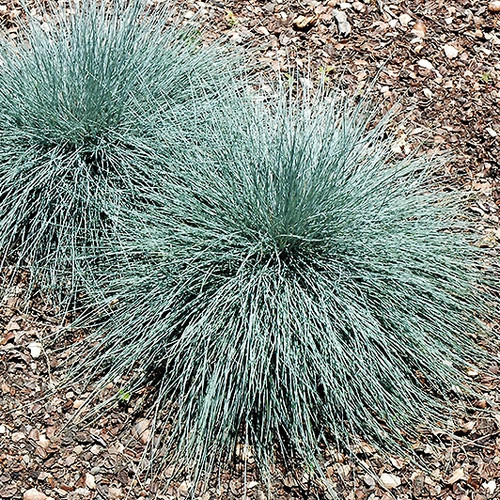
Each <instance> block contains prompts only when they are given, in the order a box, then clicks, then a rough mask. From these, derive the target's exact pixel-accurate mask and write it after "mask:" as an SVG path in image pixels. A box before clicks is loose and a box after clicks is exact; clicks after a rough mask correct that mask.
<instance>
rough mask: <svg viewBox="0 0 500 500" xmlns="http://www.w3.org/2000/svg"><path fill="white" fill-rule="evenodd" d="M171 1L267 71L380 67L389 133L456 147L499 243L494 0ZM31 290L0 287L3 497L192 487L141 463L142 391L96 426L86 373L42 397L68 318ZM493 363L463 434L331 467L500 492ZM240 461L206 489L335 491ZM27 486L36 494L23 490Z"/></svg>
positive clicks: (387, 494) (413, 494)
mask: <svg viewBox="0 0 500 500" xmlns="http://www.w3.org/2000/svg"><path fill="white" fill-rule="evenodd" d="M175 5H176V7H177V8H178V11H179V13H180V15H181V16H182V17H183V19H184V20H185V21H186V22H196V23H197V24H198V25H200V26H202V27H204V28H205V29H206V30H207V37H209V38H211V37H218V36H220V35H226V36H227V37H228V38H229V39H230V40H231V41H232V42H233V43H235V44H237V45H242V46H245V47H247V48H248V47H253V48H254V49H255V50H256V51H255V52H254V55H253V57H254V58H257V59H258V60H259V62H260V63H262V67H263V71H264V72H265V71H266V70H269V73H272V71H273V70H274V71H275V70H280V71H283V72H292V71H294V69H295V68H297V67H298V68H299V69H300V70H301V73H302V74H303V75H307V76H308V78H310V79H311V80H315V79H317V78H318V77H319V76H322V77H327V78H329V79H330V80H332V81H333V82H335V81H337V82H341V83H342V85H343V86H344V87H346V88H348V89H349V91H351V92H354V91H356V90H360V89H363V88H366V86H367V85H368V84H369V83H370V82H372V81H373V78H374V76H375V75H377V73H379V76H378V79H377V81H376V84H375V87H374V90H375V92H376V93H378V94H380V95H381V96H383V97H384V98H385V99H386V101H387V102H389V103H390V102H399V103H400V105H401V107H402V110H403V114H404V117H405V118H406V127H405V128H404V129H401V130H400V131H399V138H398V139H399V140H398V142H397V144H396V145H395V148H396V149H398V148H399V149H400V150H401V151H402V152H403V153H405V152H408V151H410V150H411V148H412V147H414V144H415V143H416V142H420V143H421V144H422V146H421V147H423V148H424V149H425V150H426V151H431V150H447V151H450V152H452V153H453V154H454V156H455V159H454V160H453V161H452V162H451V163H450V165H449V167H448V171H447V173H448V181H449V182H453V183H457V182H458V183H460V184H462V185H463V186H464V187H465V188H466V189H468V190H470V191H471V192H472V193H473V194H474V201H473V202H472V205H471V207H470V209H471V210H472V211H474V212H475V213H476V215H477V220H478V225H479V226H480V230H481V231H482V232H483V233H484V235H485V236H484V244H485V245H487V246H491V247H495V246H498V245H499V243H500V229H499V228H500V225H499V215H500V182H499V181H500V168H499V159H500V148H499V139H500V106H499V105H500V34H499V27H500V14H494V13H492V12H490V11H489V9H488V2H487V1H483V0H455V1H453V0H448V1H444V0H420V1H419V0H413V1H402V0H392V1H391V0H363V1H354V2H353V1H350V0H349V1H347V0H345V1H344V2H342V1H341V0H331V1H329V2H326V1H322V2H320V1H314V0H302V1H295V0H292V1H285V0H274V1H271V0H270V1H267V0H250V1H247V2H236V1H228V0H220V1H219V0H212V1H207V2H199V1H194V0H188V1H186V2H183V3H181V2H177V3H176V4H175ZM20 12H21V11H20V8H19V5H18V3H16V2H13V1H10V2H8V3H6V4H3V5H0V16H1V18H2V26H3V29H4V30H5V31H6V32H7V33H8V36H16V30H17V28H16V20H17V18H18V16H19V15H20ZM193 19H194V21H193ZM22 295H23V282H22V281H21V282H20V283H19V284H18V286H17V287H13V289H12V290H11V294H10V295H8V296H6V297H5V298H4V300H3V303H2V310H1V314H0V498H6V499H10V498H12V499H20V498H23V496H24V498H27V499H28V498H35V500H36V498H40V499H44V498H46V497H45V495H46V496H47V497H49V498H53V499H68V500H71V499H80V498H82V499H94V498H97V499H110V500H115V499H120V498H131V499H135V498H163V499H177V498H184V497H186V496H187V495H188V491H189V486H190V485H189V483H188V482H187V481H184V482H182V483H179V482H176V483H175V484H172V485H170V486H169V487H168V488H166V487H164V486H163V485H164V482H163V481H161V480H153V481H151V480H149V479H147V477H145V476H143V475H141V474H138V473H136V472H137V465H138V462H139V460H140V457H141V453H142V451H143V449H144V444H143V443H141V440H140V439H137V438H136V437H137V434H136V433H135V435H136V437H134V435H133V434H134V433H132V432H131V429H133V428H135V429H136V430H137V429H138V428H139V427H140V426H141V421H140V418H141V415H140V414H136V413H135V412H134V406H133V401H131V402H130V404H128V405H122V406H120V407H118V408H115V409H114V410H112V411H110V412H108V413H107V414H105V415H103V416H102V417H100V418H99V419H98V420H96V421H95V422H93V423H92V424H91V425H90V426H87V427H81V426H78V425H72V424H71V423H69V421H70V418H71V416H72V415H73V414H74V413H75V412H76V411H77V409H78V408H79V406H80V405H81V403H82V396H81V392H82V391H85V390H86V389H85V388H82V387H79V386H78V385H77V384H75V387H73V388H69V389H67V390H65V391H58V392H57V393H56V395H55V396H54V397H52V398H50V399H48V400H42V401H38V400H39V399H40V397H41V396H42V395H44V394H46V393H47V388H48V386H49V384H50V382H51V380H52V379H57V377H58V374H59V366H60V365H61V364H62V362H63V358H64V352H63V351H61V352H54V351H51V350H48V349H47V350H45V349H43V339H44V338H46V336H47V335H48V334H50V333H51V332H53V331H55V330H57V329H58V328H59V327H60V323H61V321H60V320H59V319H58V316H57V314H54V311H53V310H52V309H51V307H50V306H49V305H47V304H46V303H45V302H44V301H43V300H41V299H39V298H38V299H34V300H33V301H31V302H30V304H29V306H28V307H21V297H22ZM40 343H41V345H42V349H41V352H40V353H38V352H37V351H38V347H39V346H40ZM498 372H499V367H498V366H496V365H494V366H490V367H485V371H484V373H478V374H474V373H472V374H471V377H474V378H475V379H476V380H480V381H481V382H483V384H484V392H483V396H482V399H480V400H478V401H476V402H474V405H475V409H474V408H473V409H469V410H468V411H465V410H464V412H463V418H462V419H461V420H460V421H458V422H456V429H455V433H454V436H452V437H447V436H443V435H433V434H423V435H422V437H421V440H420V441H419V442H417V443H415V449H416V450H417V453H418V454H419V456H420V457H421V460H422V462H423V466H422V467H417V466H416V465H414V464H411V463H409V462H408V461H407V460H404V459H402V458H400V457H396V456H392V457H387V456H381V455H379V454H378V453H377V452H375V450H373V449H371V448H370V447H369V446H365V447H364V448H363V449H360V450H359V452H358V453H357V456H358V459H359V461H352V460H351V459H349V458H348V457H346V456H345V455H343V454H341V453H339V454H337V455H336V456H335V457H333V458H332V459H330V460H329V462H328V463H327V469H326V470H327V476H328V481H329V482H330V484H332V485H333V486H334V487H335V488H336V490H337V492H338V495H339V498H346V499H349V500H390V499H397V500H409V499H416V500H418V499H443V500H486V499H490V500H491V499H498V498H500V412H499V410H498V403H499V402H500V392H499V388H500V385H499V383H498V381H497V380H496V379H495V378H494V376H493V375H492V374H497V373H498ZM138 422H139V424H138ZM137 425H138V426H139V427H137ZM134 426H136V427H134ZM364 466H365V467H367V468H368V469H370V470H371V471H372V474H369V473H367V472H366V469H364V468H363V467H364ZM235 469H236V472H235V473H233V474H232V475H228V474H227V473H226V472H220V473H219V474H217V475H214V477H213V478H212V481H211V487H210V488H209V490H208V491H207V492H206V493H205V494H204V495H200V496H199V498H202V499H203V500H209V499H212V498H213V499H216V498H217V499H243V498H248V499H256V500H265V499H268V500H271V499H280V500H282V499H298V498H302V499H306V498H325V499H327V498H330V497H329V495H328V494H327V493H325V491H324V488H323V486H322V484H319V483H318V482H317V481H313V480H311V479H310V478H308V477H307V475H306V474H301V473H297V474H295V473H292V472H291V471H287V470H285V469H284V468H283V467H281V466H279V465H278V466H277V467H276V471H275V477H274V478H273V482H272V485H271V487H270V489H267V488H266V486H265V485H264V483H263V482H262V481H261V480H260V479H259V477H258V476H257V475H256V473H255V471H254V470H253V465H252V463H251V460H250V464H249V470H248V472H247V476H246V478H245V475H244V473H243V471H242V464H236V465H235ZM380 478H382V480H383V481H382V482H380V481H379V480H380ZM384 484H385V486H384ZM33 488H34V489H36V490H37V491H38V492H39V493H40V496H39V497H33V495H34V493H33V491H31V492H28V493H26V491H27V490H30V489H33ZM30 495H31V496H30Z"/></svg>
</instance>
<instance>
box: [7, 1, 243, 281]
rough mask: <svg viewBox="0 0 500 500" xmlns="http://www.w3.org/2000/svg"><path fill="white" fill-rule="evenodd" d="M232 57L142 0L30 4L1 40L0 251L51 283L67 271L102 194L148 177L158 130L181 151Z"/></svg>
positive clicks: (102, 209)
mask: <svg viewBox="0 0 500 500" xmlns="http://www.w3.org/2000/svg"><path fill="white" fill-rule="evenodd" d="M234 60H235V58H234V57H227V55H226V54H223V53H221V50H219V49H218V48H217V47H215V46H211V47H205V46H203V45H202V44H201V39H200V36H199V34H198V33H197V32H196V31H195V30H194V29H188V28H185V27H182V26H181V25H180V24H179V23H177V21H175V19H172V16H171V15H170V13H169V11H168V10H167V9H166V8H160V7H158V8H156V10H151V8H147V7H146V4H145V3H144V2H142V1H140V0H137V1H134V0H131V1H127V0H116V1H114V2H111V3H109V2H101V3H99V2H98V1H93V0H84V1H83V2H70V4H69V7H68V6H66V7H65V6H64V5H59V6H57V5H53V8H52V9H49V10H48V11H43V12H42V16H40V17H36V16H35V17H32V16H29V15H28V16H27V20H26V23H25V24H24V25H22V26H21V30H20V33H19V39H18V40H16V42H15V43H14V42H12V41H10V40H6V39H5V40H3V41H2V42H1V44H0V69H1V71H0V134H1V136H2V141H1V144H0V258H1V259H2V262H4V261H5V259H6V258H7V259H8V260H9V261H11V262H12V261H14V262H16V263H22V264H28V265H29V266H31V269H32V271H34V272H35V273H38V279H40V280H41V281H42V282H45V284H48V285H50V286H53V285H57V286H59V285H60V284H61V281H60V280H61V272H63V273H66V272H67V271H69V272H68V274H67V277H65V279H66V280H69V283H70V284H71V281H72V278H71V275H72V273H74V270H75V263H76V261H77V259H78V256H79V255H80V254H81V253H82V252H81V251H82V249H83V248H86V247H88V246H90V247H93V246H94V245H95V243H96V242H97V241H98V240H99V238H100V235H101V234H102V233H103V232H105V231H106V230H107V229H106V228H107V224H108V223H109V217H108V213H107V212H108V207H109V206H110V202H111V201H113V203H114V204H115V205H116V203H117V201H119V198H120V196H123V195H125V194H126V195H135V194H137V192H138V191H139V190H140V189H141V188H142V187H143V186H144V185H145V184H147V183H148V181H149V179H150V178H151V173H150V171H151V170H152V169H153V168H154V166H155V159H154V157H155V155H154V151H155V145H154V144H155V141H156V140H157V137H158V135H159V134H161V135H162V137H163V139H164V140H165V141H166V142H167V143H168V146H169V148H168V154H169V155H170V156H171V157H172V159H174V158H176V157H182V156H183V155H186V154H189V141H190V139H189V138H188V137H189V136H190V132H189V129H190V128H191V129H194V127H195V125H196V124H195V123H194V111H195V110H196V111H197V112H199V110H200V109H203V108H204V107H205V106H212V105H214V102H215V101H216V100H217V99H218V98H220V97H221V96H222V95H223V94H224V92H226V91H227V88H228V85H229V84H230V83H232V79H233V77H234V75H235V68H236V66H235V65H234ZM164 150H165V148H164ZM118 192H120V193H121V194H120V196H118V195H117V193H118ZM117 196H118V198H117Z"/></svg>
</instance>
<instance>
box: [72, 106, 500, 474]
mask: <svg viewBox="0 0 500 500" xmlns="http://www.w3.org/2000/svg"><path fill="white" fill-rule="evenodd" d="M374 116H375V115H374V113H373V112H371V111H370V110H369V109H368V107H367V106H365V105H364V104H360V105H354V104H352V103H349V102H348V101H345V100H342V99H337V98H333V99H330V100H329V99H328V98H326V97H325V98H320V99H318V100H317V101H314V99H313V100H308V99H304V100H303V101H301V102H299V103H297V104H293V103H292V104H291V103H290V101H289V100H288V99H281V100H280V99H278V102H277V103H274V104H273V103H271V104H269V103H268V104H262V103H258V102H257V103H255V105H254V106H253V107H252V109H251V110H250V109H246V110H239V112H236V111H235V110H232V111H231V110H230V109H226V110H224V109H221V110H219V114H217V113H216V112H215V111H214V112H213V115H212V118H213V123H212V126H211V127H206V128H205V130H204V137H203V140H204V141H206V144H208V145H210V147H207V148H206V149H205V152H204V154H199V155H196V154H193V157H192V161H191V162H190V163H189V164H187V165H186V164H183V165H182V166H180V167H179V168H178V169H177V170H176V174H175V175H169V176H165V177H164V178H162V179H159V180H158V189H156V190H155V191H152V192H151V194H150V199H149V201H148V204H146V205H144V206H143V207H142V208H140V207H139V208H137V209H136V210H127V211H124V212H123V213H122V214H121V215H120V217H119V220H118V222H117V230H116V233H115V234H114V235H113V236H112V237H110V238H108V240H107V241H106V242H105V243H104V245H105V253H106V255H107V261H106V264H105V266H104V267H103V269H102V270H101V273H100V275H99V273H98V276H97V281H96V282H93V287H94V290H99V291H100V292H102V294H103V298H104V302H105V303H106V304H108V305H111V314H110V316H109V319H107V320H102V319H101V321H100V326H99V327H98V328H97V330H96V332H95V333H94V334H92V335H91V336H90V337H89V338H88V339H87V342H88V356H87V357H86V358H84V359H83V360H82V359H81V358H80V357H79V358H78V367H77V373H79V374H80V375H84V374H87V375H92V376H93V377H94V378H95V377H96V376H98V377H100V380H101V381H103V382H107V381H109V380H117V378H120V377H121V378H122V380H127V381H128V382H127V384H128V385H126V386H125V388H124V390H126V391H127V392H130V393H131V394H132V400H131V401H132V404H133V401H134V399H133V397H134V394H135V392H134V391H136V389H137V388H138V387H142V386H143V385H144V384H146V383H147V382H148V381H150V380H151V376H154V377H155V379H156V381H157V382H158V389H157V391H156V393H155V398H156V399H155V402H154V404H153V405H152V407H151V408H150V409H151V413H152V414H153V415H154V416H155V418H156V419H157V420H156V423H157V425H158V426H160V425H162V424H163V425H164V426H165V429H166V432H165V435H164V443H165V449H164V451H166V455H165V456H166V457H167V458H168V460H169V461H171V463H176V464H180V466H181V468H182V467H184V468H185V469H189V468H191V467H193V464H194V467H195V470H196V471H197V472H200V471H203V470H210V468H211V467H212V466H213V465H214V464H215V463H217V461H219V460H227V459H228V458H230V457H232V456H233V454H234V452H235V449H236V447H237V444H238V443H240V444H242V443H246V444H248V445H249V447H250V449H251V450H252V453H253V455H254V456H256V457H258V461H259V464H260V465H261V466H262V467H263V469H265V468H266V466H268V465H269V464H270V463H271V462H272V461H273V457H274V456H275V452H276V451H277V450H278V451H279V453H280V454H281V455H282V456H284V457H285V458H288V457H291V456H296V457H297V456H298V457H300V459H301V460H303V463H304V464H305V465H306V466H308V467H312V468H313V469H318V468H319V465H318V464H319V462H318V457H320V455H321V448H322V447H323V445H326V446H333V447H335V446H344V447H349V446H350V444H352V443H353V442H355V441H356V439H363V440H367V441H368V442H370V443H372V444H376V445H378V446H380V447H381V448H383V449H386V450H388V449H398V450H401V449H402V448H404V447H405V446H408V445H409V443H410V441H411V439H412V438H413V437H414V436H415V435H416V429H417V426H419V425H423V426H426V425H434V424H436V423H437V422H438V421H440V422H441V423H443V421H444V419H446V415H447V412H446V408H447V405H446V403H445V402H446V400H447V399H448V396H449V394H450V393H451V391H452V390H453V389H454V388H456V387H461V388H462V390H464V391H467V390H468V389H467V386H468V385H470V384H469V381H468V380H467V377H466V375H465V370H466V368H467V367H468V366H470V365H471V364H472V363H475V362H477V361H478V360H480V359H481V357H482V356H483V354H481V353H480V351H479V349H478V348H476V347H475V346H474V344H473V342H472V340H471V337H473V336H477V335H481V334H482V333H483V332H486V330H487V328H486V327H485V325H484V324H483V322H482V321H481V318H484V317H485V315H488V314H491V313H492V311H493V310H494V308H495V307H498V305H499V304H498V300H497V298H495V296H494V295H493V294H492V293H491V287H492V286H494V274H493V273H494V272H497V271H498V269H497V268H496V267H495V268H494V269H493V266H494V265H493V264H492V263H491V262H489V261H488V258H487V254H486V253H485V251H484V250H483V249H481V248H478V247H477V246H475V245H474V242H475V241H476V240H477V239H478V236H477V235H476V234H475V232H474V227H473V223H472V222H470V221H469V220H467V218H466V217H465V216H464V215H463V210H462V209H461V198H460V196H459V195H457V194H456V193H455V194H453V193H449V192H448V193H446V192H443V191H442V190H440V189H439V187H438V186H437V185H436V183H435V180H431V179H432V178H433V177H434V174H435V173H436V171H437V170H438V167H439V165H440V164H441V163H442V162H441V160H439V159H436V158H434V159H433V158H429V157H427V156H425V155H423V156H421V157H419V158H416V157H411V158H404V159H401V158H398V157H396V155H395V154H394V153H393V152H392V151H391V145H392V143H393V138H392V136H391V134H390V133H389V131H388V128H387V121H386V120H383V121H381V122H379V123H378V124H377V125H375V124H374ZM462 201H463V200H462ZM488 266H489V268H488V269H486V271H485V269H483V268H487V267H488ZM489 276H491V279H490V278H489ZM101 299H102V298H101ZM497 310H498V309H497ZM484 356H486V355H484ZM74 373H76V372H74Z"/></svg>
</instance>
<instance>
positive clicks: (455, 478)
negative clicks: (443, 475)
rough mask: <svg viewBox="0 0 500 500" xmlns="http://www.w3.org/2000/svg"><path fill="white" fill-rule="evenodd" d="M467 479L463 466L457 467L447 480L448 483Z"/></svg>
mask: <svg viewBox="0 0 500 500" xmlns="http://www.w3.org/2000/svg"><path fill="white" fill-rule="evenodd" d="M462 479H465V473H464V470H463V468H462V467H460V468H459V469H457V470H456V471H455V472H453V474H452V475H451V477H450V478H449V479H447V480H446V482H447V483H448V484H455V483H456V482H457V481H460V480H462Z"/></svg>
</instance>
